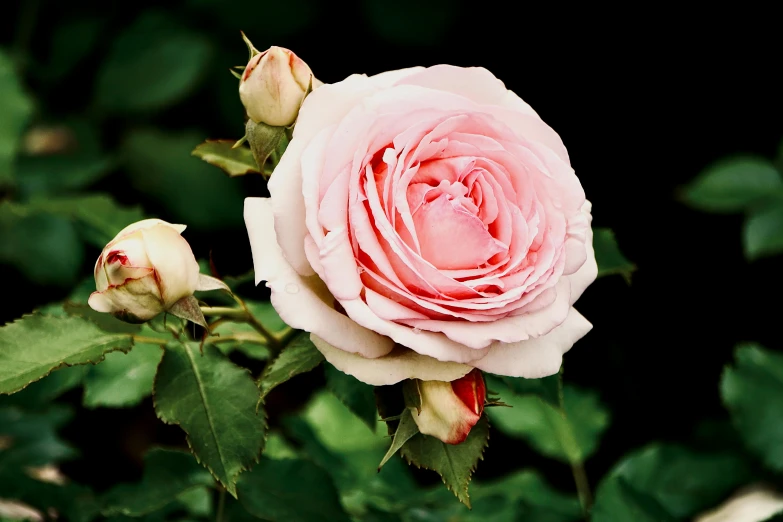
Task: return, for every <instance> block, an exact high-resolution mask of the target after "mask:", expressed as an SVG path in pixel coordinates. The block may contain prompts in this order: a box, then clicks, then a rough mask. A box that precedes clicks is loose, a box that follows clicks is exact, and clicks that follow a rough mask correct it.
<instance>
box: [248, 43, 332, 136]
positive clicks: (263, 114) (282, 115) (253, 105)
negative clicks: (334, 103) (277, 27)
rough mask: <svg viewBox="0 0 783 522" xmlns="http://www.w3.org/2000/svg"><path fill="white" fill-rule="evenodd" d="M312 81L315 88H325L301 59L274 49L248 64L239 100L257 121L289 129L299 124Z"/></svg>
mask: <svg viewBox="0 0 783 522" xmlns="http://www.w3.org/2000/svg"><path fill="white" fill-rule="evenodd" d="M311 82H312V88H313V89H315V88H316V87H318V86H319V85H321V82H319V81H318V80H316V79H315V78H314V77H313V72H312V71H311V70H310V67H308V65H307V64H306V63H305V62H304V61H302V59H301V58H299V57H298V56H297V55H295V54H294V53H293V52H292V51H289V50H288V49H284V48H283V47H275V46H272V47H270V48H269V49H267V50H266V51H264V52H262V53H259V54H256V55H255V56H253V57H252V58H251V59H250V61H249V62H248V64H247V66H246V67H245V72H244V73H242V78H241V80H240V82H239V98H240V99H241V100H242V104H243V105H244V106H245V110H246V111H247V115H248V116H249V117H250V119H251V120H253V121H254V122H256V123H264V124H266V125H270V126H272V127H287V126H289V125H291V124H292V123H294V121H296V117H297V115H298V114H299V107H300V106H301V105H302V101H303V100H304V97H305V95H306V94H307V90H308V88H310V86H311Z"/></svg>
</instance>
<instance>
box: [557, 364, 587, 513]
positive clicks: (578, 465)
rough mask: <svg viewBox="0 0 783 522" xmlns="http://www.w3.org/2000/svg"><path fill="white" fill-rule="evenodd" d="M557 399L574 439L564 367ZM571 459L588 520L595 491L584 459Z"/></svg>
mask: <svg viewBox="0 0 783 522" xmlns="http://www.w3.org/2000/svg"><path fill="white" fill-rule="evenodd" d="M557 399H558V403H559V406H560V415H562V417H563V419H565V420H566V425H567V426H568V432H569V436H570V437H571V439H573V438H574V435H573V430H572V429H571V423H570V422H569V421H568V416H567V414H566V410H565V400H564V393H563V370H562V368H561V369H560V373H558V374H557ZM569 460H570V463H571V474H572V475H573V477H574V484H576V493H577V495H578V496H579V504H580V505H581V506H582V515H584V518H585V520H588V518H589V515H590V509H591V508H592V507H593V493H592V492H591V491H590V482H589V481H588V480H587V473H586V472H585V467H584V464H583V463H582V461H581V460H580V459H578V458H569Z"/></svg>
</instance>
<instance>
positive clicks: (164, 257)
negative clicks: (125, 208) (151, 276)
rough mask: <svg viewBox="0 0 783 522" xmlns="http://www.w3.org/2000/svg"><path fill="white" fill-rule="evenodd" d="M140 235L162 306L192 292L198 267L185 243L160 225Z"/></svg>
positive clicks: (196, 282)
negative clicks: (155, 275)
mask: <svg viewBox="0 0 783 522" xmlns="http://www.w3.org/2000/svg"><path fill="white" fill-rule="evenodd" d="M141 234H142V237H143V239H144V245H145V247H146V251H147V257H149V260H150V263H151V265H152V268H154V269H155V272H156V273H157V283H158V285H159V287H160V294H161V296H162V297H163V302H164V304H165V306H166V308H168V307H170V306H172V305H173V304H174V303H176V302H177V301H179V300H180V299H182V298H183V297H188V296H190V295H193V292H195V291H196V287H197V286H198V274H199V267H198V262H197V261H196V258H195V257H194V256H193V251H192V250H191V249H190V245H189V244H188V242H187V241H185V239H184V238H183V237H182V236H180V235H179V233H178V232H177V231H176V230H174V229H173V228H171V227H168V226H163V225H156V226H153V227H150V228H145V229H143V230H141Z"/></svg>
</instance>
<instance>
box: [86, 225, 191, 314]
mask: <svg viewBox="0 0 783 522" xmlns="http://www.w3.org/2000/svg"><path fill="white" fill-rule="evenodd" d="M184 230H185V225H172V224H171V223H166V222H165V221H161V220H160V219H145V220H143V221H139V222H138V223H134V224H132V225H129V226H128V227H126V228H124V229H123V230H122V231H121V232H120V233H119V234H117V236H116V237H115V238H114V239H113V240H112V241H111V242H110V243H109V244H108V245H106V246H105V247H104V249H103V252H101V255H100V257H98V261H97V262H96V263H95V271H94V275H95V286H96V289H97V291H96V292H93V293H92V295H90V299H89V304H90V306H91V307H92V309H93V310H96V311H98V312H106V313H111V314H112V315H114V316H116V317H118V318H120V319H122V320H125V321H128V322H144V321H148V320H150V319H152V318H153V317H155V316H156V315H158V314H159V313H161V312H163V311H166V310H168V309H169V308H171V307H172V306H173V305H174V304H175V303H176V302H177V301H179V300H180V299H182V298H184V297H189V296H191V295H193V292H194V291H195V290H196V289H197V287H198V285H199V266H198V263H197V262H196V258H195V257H194V256H193V251H192V250H191V249H190V245H189V244H188V242H187V241H185V239H184V238H183V237H182V236H181V235H180V234H181V233H182V232H183V231H184Z"/></svg>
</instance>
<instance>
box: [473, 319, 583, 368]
mask: <svg viewBox="0 0 783 522" xmlns="http://www.w3.org/2000/svg"><path fill="white" fill-rule="evenodd" d="M592 327H593V325H591V324H590V323H589V322H588V321H587V319H585V318H584V317H583V316H582V314H580V313H579V312H577V311H576V310H575V309H573V308H572V309H571V312H570V313H569V314H568V317H567V318H566V320H565V321H564V322H563V324H561V325H560V326H558V327H557V328H555V329H554V330H552V331H551V332H549V333H548V334H547V335H544V336H542V337H538V338H536V339H529V340H527V341H520V342H518V343H495V344H493V345H492V346H490V348H489V353H488V354H487V355H486V356H485V357H484V358H483V359H480V360H478V361H475V362H473V363H471V364H473V365H474V366H475V367H476V368H479V369H481V370H484V371H485V372H489V373H494V374H497V375H508V376H510V377H524V378H526V379H539V378H541V377H546V376H548V375H553V374H555V373H557V372H558V370H559V369H560V364H561V363H562V362H563V354H564V353H565V352H567V351H568V350H570V349H571V347H572V346H573V345H574V343H575V342H576V341H578V340H579V339H581V338H582V337H584V336H585V334H587V332H589V331H590V330H591V329H592Z"/></svg>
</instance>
